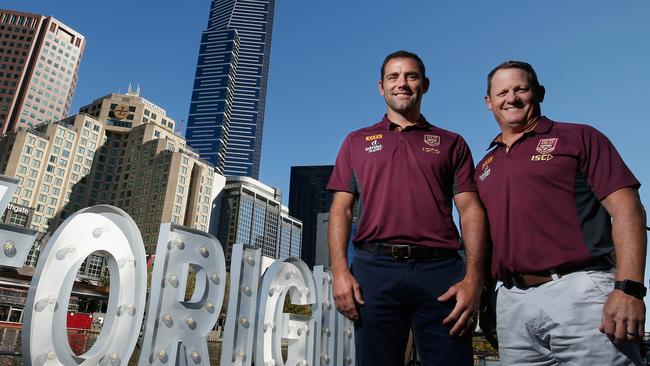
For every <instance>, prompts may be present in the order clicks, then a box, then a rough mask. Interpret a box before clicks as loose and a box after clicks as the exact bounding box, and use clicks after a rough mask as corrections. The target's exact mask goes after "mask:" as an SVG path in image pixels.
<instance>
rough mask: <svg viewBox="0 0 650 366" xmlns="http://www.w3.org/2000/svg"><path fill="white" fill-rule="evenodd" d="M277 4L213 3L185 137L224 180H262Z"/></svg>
mask: <svg viewBox="0 0 650 366" xmlns="http://www.w3.org/2000/svg"><path fill="white" fill-rule="evenodd" d="M274 9H275V0H212V3H211V7H210V17H209V21H208V28H207V29H206V30H205V31H204V32H203V34H202V36H201V46H200V49H199V55H198V60H197V66H196V76H195V79H194V87H193V90H192V100H191V104H190V111H189V116H188V120H187V129H186V133H185V134H186V138H187V141H188V143H189V144H190V145H191V146H192V147H193V148H194V149H196V150H197V151H198V152H199V154H200V156H201V157H202V158H203V159H205V160H207V161H209V162H210V163H211V164H212V165H214V167H215V169H216V170H217V172H219V173H221V174H223V175H235V176H248V177H253V178H255V179H257V178H258V176H259V164H260V155H261V149H262V133H263V127H264V110H265V101H266V86H267V78H268V71H269V57H270V51H271V34H272V30H273V12H274Z"/></svg>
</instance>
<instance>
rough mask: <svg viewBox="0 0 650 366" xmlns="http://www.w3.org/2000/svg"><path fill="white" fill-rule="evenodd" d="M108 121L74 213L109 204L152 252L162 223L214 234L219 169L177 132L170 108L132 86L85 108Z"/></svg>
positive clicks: (76, 193)
mask: <svg viewBox="0 0 650 366" xmlns="http://www.w3.org/2000/svg"><path fill="white" fill-rule="evenodd" d="M80 112H81V113H83V114H88V115H91V116H93V117H95V118H96V119H98V120H100V121H103V122H104V129H105V130H106V139H105V142H104V144H103V145H102V146H101V148H100V149H99V150H98V151H97V154H96V155H97V157H96V159H95V162H94V164H93V166H92V169H91V172H90V175H89V177H88V181H87V184H86V185H85V186H79V189H76V187H75V188H73V191H72V195H73V197H74V200H73V202H74V203H73V204H72V205H70V207H69V210H66V211H67V212H68V213H70V214H71V213H74V212H76V211H77V210H79V209H80V208H82V207H87V206H92V205H96V204H99V203H108V204H111V205H114V206H117V207H120V208H121V209H123V210H125V211H126V212H127V213H128V214H129V215H130V216H131V217H132V218H133V220H134V221H135V222H136V223H137V224H138V228H139V229H140V232H141V234H142V238H143V241H144V243H145V248H146V251H147V253H155V245H156V243H157V242H158V231H159V229H160V224H161V223H163V222H171V223H175V224H180V225H184V226H187V227H192V228H195V229H198V230H202V231H208V223H209V218H210V208H211V203H212V194H213V185H214V184H215V182H216V181H215V179H216V180H218V178H215V174H214V168H213V167H212V166H211V165H210V164H209V163H208V162H206V161H204V160H202V159H200V158H199V156H198V154H197V153H196V152H195V151H193V150H192V149H191V148H190V147H189V146H187V144H186V142H185V139H184V138H183V137H182V136H179V135H177V134H175V133H174V126H175V125H176V122H175V121H174V120H173V119H171V118H170V117H168V116H167V113H166V112H165V110H164V109H163V108H161V107H159V106H157V105H156V104H154V103H152V102H150V101H148V100H147V99H145V98H143V97H141V96H140V93H139V91H132V90H131V89H130V87H129V92H128V93H127V94H109V95H106V96H104V97H102V98H99V99H97V100H94V101H93V102H91V103H90V104H88V105H86V106H83V107H81V108H80Z"/></svg>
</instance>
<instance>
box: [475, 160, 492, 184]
mask: <svg viewBox="0 0 650 366" xmlns="http://www.w3.org/2000/svg"><path fill="white" fill-rule="evenodd" d="M492 160H494V157H493V156H492V155H490V156H488V157H487V158H486V159H485V161H483V164H481V169H482V170H483V172H482V173H481V175H479V176H478V179H479V180H480V181H481V182H482V181H484V180H485V178H487V177H488V175H490V172H492V169H490V163H491V162H492Z"/></svg>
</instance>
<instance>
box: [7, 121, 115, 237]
mask: <svg viewBox="0 0 650 366" xmlns="http://www.w3.org/2000/svg"><path fill="white" fill-rule="evenodd" d="M103 140H104V128H103V124H102V123H101V122H99V121H97V120H96V119H94V118H92V117H90V116H87V115H82V114H78V115H76V116H72V117H68V118H66V119H63V120H61V121H57V122H54V123H47V124H41V125H39V126H37V127H35V128H32V129H27V130H20V131H14V132H10V133H8V134H7V135H5V136H3V137H2V138H0V173H2V174H4V175H8V176H13V177H17V178H19V179H20V180H21V182H20V184H19V186H18V189H17V190H16V192H15V193H14V197H13V199H12V202H14V203H16V204H18V205H21V206H23V207H28V208H32V209H34V213H33V216H32V223H31V227H32V228H33V229H35V230H38V231H41V232H45V231H48V229H50V225H51V224H53V223H54V221H53V220H54V219H55V217H56V216H57V215H58V214H59V213H60V212H61V209H62V208H63V207H64V206H65V205H67V204H68V203H69V202H70V197H71V196H70V192H71V191H72V189H73V187H75V186H77V187H79V186H83V185H84V183H85V181H84V180H85V179H87V177H88V176H89V175H90V169H91V167H92V164H93V160H94V158H95V151H96V150H97V149H98V148H99V146H101V144H102V141H103Z"/></svg>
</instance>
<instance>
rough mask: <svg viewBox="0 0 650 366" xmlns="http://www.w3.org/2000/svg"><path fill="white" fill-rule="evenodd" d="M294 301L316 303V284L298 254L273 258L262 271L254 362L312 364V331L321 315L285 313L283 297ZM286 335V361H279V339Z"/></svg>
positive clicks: (289, 365)
mask: <svg viewBox="0 0 650 366" xmlns="http://www.w3.org/2000/svg"><path fill="white" fill-rule="evenodd" d="M287 295H288V296H290V297H291V303H292V304H295V305H313V306H312V312H314V310H315V308H316V307H317V305H316V304H317V300H316V285H315V284H314V278H313V277H312V275H311V272H310V271H309V268H308V267H307V264H305V262H303V261H302V260H300V259H299V258H287V259H285V260H284V261H275V262H273V264H271V267H269V268H268V269H267V270H266V272H265V273H264V279H263V281H262V287H261V289H260V294H259V311H258V319H257V347H256V357H255V364H256V365H264V366H276V365H277V366H285V365H287V366H307V365H313V359H312V358H313V355H314V344H315V342H314V333H315V330H316V329H317V328H318V326H317V325H318V323H320V319H317V320H316V319H314V318H315V317H314V316H313V317H307V316H299V315H295V314H286V313H284V312H283V308H284V298H285V297H286V296H287ZM283 338H284V339H288V341H289V342H288V349H287V362H286V364H285V363H284V362H283V361H282V353H281V343H282V339H283Z"/></svg>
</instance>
